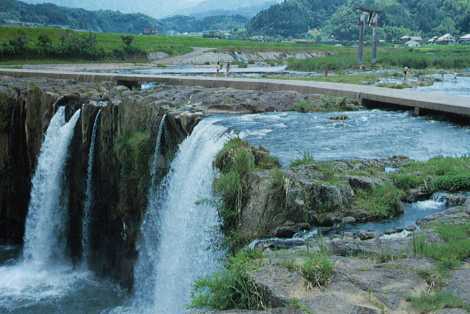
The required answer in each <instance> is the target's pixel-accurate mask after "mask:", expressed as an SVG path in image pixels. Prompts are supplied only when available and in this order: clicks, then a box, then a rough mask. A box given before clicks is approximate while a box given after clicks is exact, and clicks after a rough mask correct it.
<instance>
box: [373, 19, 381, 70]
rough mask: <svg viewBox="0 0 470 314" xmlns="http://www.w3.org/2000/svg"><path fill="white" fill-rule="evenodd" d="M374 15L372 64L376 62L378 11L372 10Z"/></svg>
mask: <svg viewBox="0 0 470 314" xmlns="http://www.w3.org/2000/svg"><path fill="white" fill-rule="evenodd" d="M373 14H374V16H373V18H372V64H376V63H377V46H378V44H379V41H378V38H377V26H378V24H379V15H378V13H376V12H374V13H373Z"/></svg>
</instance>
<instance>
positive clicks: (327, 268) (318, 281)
mask: <svg viewBox="0 0 470 314" xmlns="http://www.w3.org/2000/svg"><path fill="white" fill-rule="evenodd" d="M301 271H302V275H303V276H304V278H305V280H307V282H308V284H309V286H310V287H319V288H320V287H325V286H326V285H328V283H329V282H330V280H331V277H332V276H333V272H334V265H333V262H332V261H331V259H330V258H329V256H328V255H327V254H326V253H325V252H316V253H312V255H311V256H309V257H308V258H307V260H306V261H305V262H304V264H303V266H302V270H301Z"/></svg>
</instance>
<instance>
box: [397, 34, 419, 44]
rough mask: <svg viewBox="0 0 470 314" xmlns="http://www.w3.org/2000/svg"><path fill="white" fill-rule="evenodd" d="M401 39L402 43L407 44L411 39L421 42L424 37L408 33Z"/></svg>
mask: <svg viewBox="0 0 470 314" xmlns="http://www.w3.org/2000/svg"><path fill="white" fill-rule="evenodd" d="M400 41H401V42H402V43H405V44H406V43H408V42H410V41H413V42H417V43H419V44H421V43H422V42H423V37H421V36H409V35H406V36H403V37H401V38H400Z"/></svg>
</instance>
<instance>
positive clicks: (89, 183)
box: [82, 109, 101, 266]
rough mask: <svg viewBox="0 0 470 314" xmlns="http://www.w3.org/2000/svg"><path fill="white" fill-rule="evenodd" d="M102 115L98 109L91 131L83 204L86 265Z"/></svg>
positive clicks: (83, 251) (84, 260)
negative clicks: (97, 141)
mask: <svg viewBox="0 0 470 314" xmlns="http://www.w3.org/2000/svg"><path fill="white" fill-rule="evenodd" d="M100 116H101V109H100V110H99V111H98V113H97V114H96V117H95V122H94V123H93V131H92V133H91V143H90V149H89V151H88V167H87V177H86V190H85V203H84V206H83V219H82V261H83V263H84V265H85V266H86V265H88V257H89V256H90V217H91V213H90V210H91V206H92V205H93V168H94V163H95V143H96V134H97V131H98V122H99V119H100Z"/></svg>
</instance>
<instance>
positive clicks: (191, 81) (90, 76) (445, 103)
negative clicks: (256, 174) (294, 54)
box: [0, 69, 470, 122]
mask: <svg viewBox="0 0 470 314" xmlns="http://www.w3.org/2000/svg"><path fill="white" fill-rule="evenodd" d="M0 76H12V77H33V78H51V79H69V80H77V81H88V82H90V81H117V82H119V83H121V84H124V85H126V84H127V85H135V84H140V83H144V82H156V83H166V84H172V85H190V86H201V87H208V88H211V87H226V88H235V89H244V90H260V91H281V90H288V91H297V92H300V93H318V94H327V95H335V96H346V97H352V98H356V99H358V100H359V101H361V103H362V104H364V105H366V106H367V105H370V106H396V107H405V108H409V109H411V110H414V111H415V113H416V114H421V113H425V112H437V113H444V114H447V115H450V116H454V117H458V118H460V119H462V118H463V119H464V120H465V121H466V122H470V97H461V96H451V95H448V94H445V93H440V92H428V93H424V92H417V91H412V90H397V89H391V88H383V87H375V86H367V85H352V84H339V83H326V82H312V81H300V80H275V79H248V78H219V77H217V78H216V77H207V76H205V77H203V76H168V75H142V74H116V73H95V72H67V71H56V70H24V69H0Z"/></svg>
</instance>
